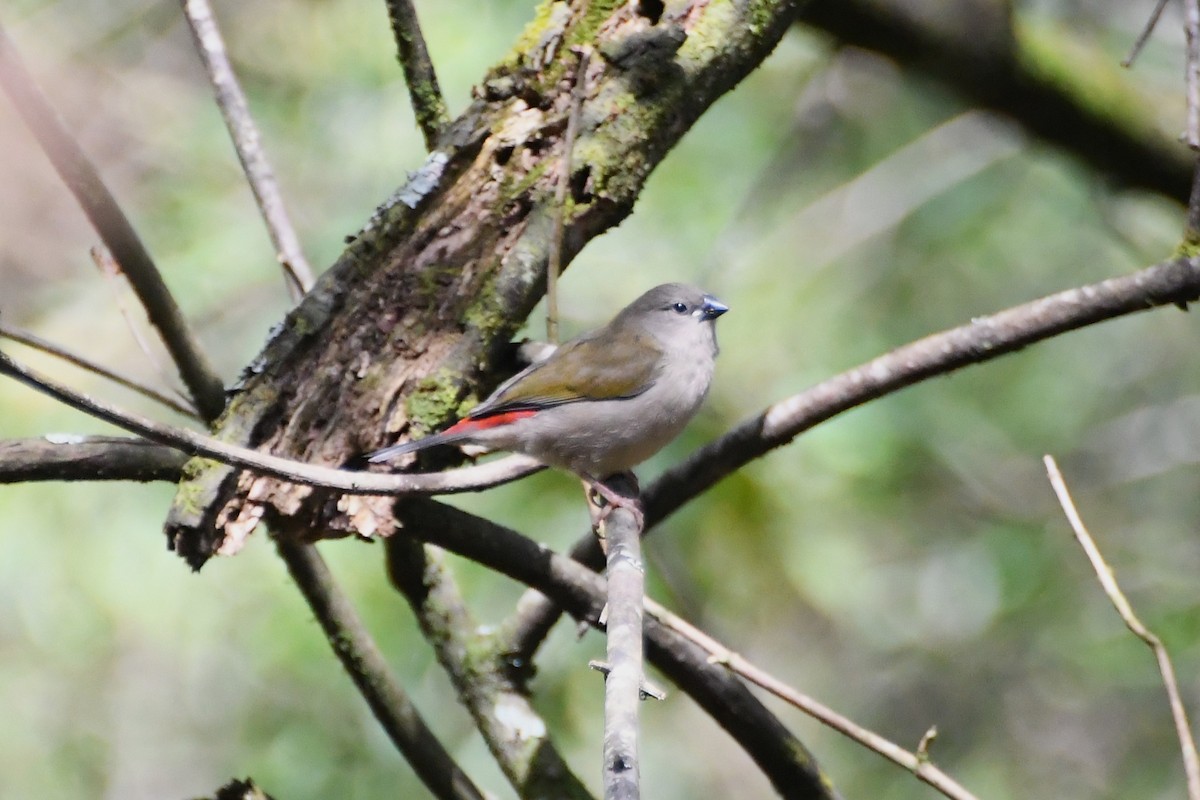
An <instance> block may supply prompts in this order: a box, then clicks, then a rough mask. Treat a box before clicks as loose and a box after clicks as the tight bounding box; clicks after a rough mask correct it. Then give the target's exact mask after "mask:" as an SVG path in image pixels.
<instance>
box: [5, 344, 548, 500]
mask: <svg viewBox="0 0 1200 800" xmlns="http://www.w3.org/2000/svg"><path fill="white" fill-rule="evenodd" d="M0 375H8V376H9V377H11V378H14V379H15V380H18V381H20V382H21V383H23V384H25V385H26V386H29V387H30V388H32V389H35V390H37V391H39V392H42V393H43V394H46V395H48V396H50V397H53V398H54V399H56V400H58V401H60V402H62V403H65V404H66V405H68V406H71V407H72V408H76V409H79V410H80V411H83V412H84V413H86V414H89V415H90V416H93V417H96V418H97V419H102V420H104V421H105V422H109V423H112V424H113V425H116V426H117V427H119V428H123V429H124V430H127V431H129V432H131V433H136V434H138V435H139V436H144V437H145V438H147V439H149V440H150V441H152V442H158V443H160V444H165V445H168V446H169V447H173V448H175V449H177V450H180V451H182V452H184V453H187V454H188V455H192V456H204V457H205V458H211V459H213V460H214V461H219V462H221V463H222V464H230V465H233V466H237V467H242V468H243V469H248V470H253V471H254V472H258V473H261V474H263V475H270V476H271V477H273V478H279V479H281V480H285V481H290V482H291V483H298V484H302V485H305V486H321V487H324V488H327V489H338V490H339V491H341V492H343V493H345V494H376V495H391V494H409V493H432V494H440V493H443V492H445V493H448V494H449V493H456V492H471V491H478V490H479V489H484V488H489V487H491V486H498V485H500V484H502V483H508V482H509V481H514V480H516V479H517V478H522V477H524V476H526V475H528V474H529V473H531V472H535V471H537V470H539V469H542V468H543V465H542V464H540V463H538V462H537V461H535V460H534V459H532V458H528V457H526V456H508V457H507V458H502V459H497V460H495V461H489V462H487V463H485V464H477V465H474V466H470V467H462V468H460V469H454V470H448V471H446V472H426V473H421V474H414V475H405V474H399V475H382V474H379V473H372V472H347V471H345V470H340V469H334V468H332V467H322V466H317V465H316V464H306V463H303V462H300V461H292V460H290V459H287V458H280V457H279V456H272V455H268V454H266V453H260V452H259V451H257V450H251V449H249V448H246V447H239V446H237V445H232V444H228V443H226V442H222V441H220V440H219V439H214V438H212V437H211V436H205V435H203V434H200V433H196V432H195V431H190V430H187V429H185V428H176V427H173V426H171V425H165V424H163V423H161V422H157V421H155V420H151V419H146V418H145V417H141V416H138V415H137V414H131V413H130V412H128V411H122V410H120V409H118V408H116V407H114V406H111V405H109V404H107V403H103V402H100V401H99V400H93V399H92V398H90V397H88V396H87V395H84V394H81V393H79V392H76V391H75V390H73V389H70V388H68V387H66V386H63V385H62V384H60V383H57V382H55V381H53V380H51V379H49V378H47V377H46V376H44V375H40V374H38V373H36V372H34V371H33V370H31V369H29V368H28V367H25V366H22V365H20V364H18V363H16V362H15V361H13V360H12V359H11V358H10V357H9V356H7V355H6V354H4V353H0Z"/></svg>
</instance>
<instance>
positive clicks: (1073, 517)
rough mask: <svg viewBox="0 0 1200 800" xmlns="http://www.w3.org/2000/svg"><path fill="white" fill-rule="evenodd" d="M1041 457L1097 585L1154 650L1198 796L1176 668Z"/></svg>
mask: <svg viewBox="0 0 1200 800" xmlns="http://www.w3.org/2000/svg"><path fill="white" fill-rule="evenodd" d="M1042 460H1043V461H1044V462H1045V464H1046V474H1047V475H1048V476H1049V478H1050V485H1051V486H1052V487H1053V488H1054V494H1055V496H1056V497H1057V498H1058V502H1059V505H1061V506H1062V510H1063V513H1064V514H1066V516H1067V521H1068V522H1069V523H1070V524H1071V530H1072V531H1074V532H1075V539H1076V541H1078V542H1079V546H1080V547H1082V548H1083V552H1084V553H1085V554H1087V558H1088V561H1089V562H1090V563H1091V565H1092V570H1093V571H1095V573H1096V578H1097V579H1099V581H1100V586H1101V588H1103V589H1104V594H1106V595H1107V596H1108V599H1109V601H1111V602H1112V604H1113V608H1115V609H1116V610H1117V613H1118V614H1119V615H1120V616H1121V620H1122V621H1123V622H1124V623H1125V627H1127V628H1129V630H1130V631H1131V632H1132V633H1133V635H1134V636H1136V637H1138V638H1139V639H1141V640H1142V641H1143V642H1145V643H1146V645H1147V646H1148V647H1149V648H1150V649H1151V650H1152V651H1153V652H1154V658H1155V659H1156V660H1157V661H1158V671H1159V673H1161V674H1162V680H1163V685H1164V686H1165V687H1166V690H1167V700H1168V702H1169V703H1170V705H1171V717H1172V719H1174V721H1175V733H1176V735H1177V736H1178V737H1179V746H1180V749H1181V750H1182V751H1183V768H1184V771H1185V772H1186V773H1187V787H1188V798H1189V800H1200V756H1197V754H1196V742H1195V740H1194V739H1193V738H1192V728H1191V725H1190V724H1188V718H1187V711H1186V710H1184V707H1183V698H1182V697H1181V696H1180V694H1179V683H1178V681H1176V679H1175V668H1174V667H1173V666H1172V665H1171V657H1170V655H1169V654H1168V653H1167V648H1166V647H1165V646H1163V643H1162V640H1161V639H1159V638H1158V636H1157V635H1155V634H1154V632H1153V631H1151V630H1150V629H1149V628H1147V627H1146V626H1145V625H1144V624H1143V623H1142V621H1141V620H1140V619H1138V617H1137V615H1136V614H1134V612H1133V606H1131V605H1130V604H1129V600H1128V599H1126V597H1125V593H1124V592H1122V591H1121V587H1120V586H1119V585H1118V584H1117V576H1116V574H1115V573H1114V572H1113V570H1112V567H1110V566H1109V565H1108V563H1107V562H1105V560H1104V556H1103V555H1102V554H1101V553H1100V548H1099V547H1097V546H1096V542H1095V540H1094V539H1092V536H1091V534H1090V533H1088V529H1087V527H1086V526H1084V524H1083V519H1082V518H1081V517H1080V516H1079V510H1078V509H1077V508H1076V507H1075V501H1073V500H1072V499H1071V494H1070V492H1069V491H1068V490H1067V482H1066V481H1065V480H1064V479H1063V476H1062V472H1061V471H1060V470H1059V468H1058V464H1057V463H1056V462H1055V460H1054V457H1053V456H1049V455H1047V456H1044V457H1043V459H1042Z"/></svg>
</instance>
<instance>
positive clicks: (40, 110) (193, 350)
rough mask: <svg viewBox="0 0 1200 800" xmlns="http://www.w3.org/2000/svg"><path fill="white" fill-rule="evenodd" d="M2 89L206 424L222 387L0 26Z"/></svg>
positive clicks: (221, 398) (216, 410)
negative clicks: (117, 269)
mask: <svg viewBox="0 0 1200 800" xmlns="http://www.w3.org/2000/svg"><path fill="white" fill-rule="evenodd" d="M0 85H2V86H3V87H4V91H5V92H7V93H8V96H9V98H10V99H11V100H12V102H13V105H14V106H15V107H16V109H17V111H18V112H19V113H20V114H21V118H22V119H24V120H25V124H26V125H28V126H29V129H30V130H32V131H33V133H34V136H36V137H37V140H38V143H39V144H40V145H41V146H42V149H43V150H44V151H45V153H46V155H47V156H48V157H49V159H50V161H51V163H52V164H53V165H54V168H55V169H56V170H57V171H58V174H59V175H60V176H61V177H62V179H63V182H64V183H65V184H66V185H67V188H69V189H70V190H71V192H72V194H74V195H75V199H76V200H77V201H78V202H79V206H80V208H82V209H83V212H84V214H86V215H87V218H88V220H89V221H91V223H92V226H93V227H94V228H95V229H96V232H97V233H98V234H99V235H100V238H101V239H102V240H103V241H104V244H105V246H106V247H107V248H108V249H109V252H111V253H112V256H113V258H114V259H116V261H117V263H118V264H120V266H121V270H122V272H124V273H125V275H126V277H128V278H129V283H130V285H131V286H133V290H134V291H135V292H136V293H137V296H138V299H139V300H141V302H142V306H143V307H144V308H145V309H146V314H147V316H148V317H149V318H150V322H151V324H153V325H154V327H155V328H156V329H157V330H158V333H159V335H160V336H161V337H162V340H163V343H164V344H165V345H166V347H167V351H168V352H169V353H170V354H171V358H172V359H174V361H175V366H176V368H177V369H178V370H179V374H180V377H182V378H183V382H184V384H185V385H186V386H187V387H188V390H189V391H190V392H191V395H192V399H193V401H195V404H196V408H197V409H199V411H200V413H201V415H203V416H204V418H205V419H215V418H216V417H217V415H218V414H220V413H221V409H222V408H223V407H224V405H225V393H224V384H223V383H222V381H221V378H220V377H219V376H218V375H217V373H216V371H215V370H214V369H213V367H212V364H211V363H209V360H208V357H207V356H206V355H205V354H204V352H203V351H202V350H201V348H200V343H199V341H198V340H197V339H196V337H195V335H194V334H193V333H192V331H191V329H190V328H189V327H188V324H187V321H186V320H185V319H184V317H183V312H182V311H180V310H179V306H178V305H176V304H175V298H173V297H172V296H171V292H170V290H168V289H167V285H166V283H164V282H163V278H162V275H161V274H160V273H159V271H158V267H157V266H155V264H154V261H153V260H152V259H151V258H150V254H149V253H148V252H147V251H146V248H145V246H144V245H143V244H142V241H141V239H140V238H138V235H137V233H136V232H135V231H134V230H133V225H131V224H130V222H129V219H128V218H127V217H126V216H125V213H124V212H123V211H121V208H120V206H118V205H117V201H116V200H115V199H114V198H113V196H112V194H111V193H110V192H109V191H108V187H107V186H105V185H104V181H102V180H101V179H100V174H99V173H98V172H97V171H96V168H95V167H94V166H93V165H92V162H91V161H90V160H89V159H88V157H87V156H86V155H84V152H83V150H81V149H80V148H79V145H78V144H77V143H76V142H75V139H74V138H73V137H72V136H71V134H70V133H69V132H68V131H67V129H66V126H64V125H63V122H62V120H61V119H60V118H59V116H58V114H56V113H55V112H54V109H53V108H51V107H50V103H49V101H47V99H46V97H45V95H43V94H42V91H41V89H39V88H38V86H37V84H36V83H34V81H33V78H32V77H31V76H30V75H29V73H28V72H27V71H26V70H25V65H24V64H22V63H21V60H20V57H19V56H18V55H17V52H16V48H15V47H14V45H13V43H12V41H11V40H10V39H9V38H8V34H7V33H5V31H4V29H3V28H2V27H0Z"/></svg>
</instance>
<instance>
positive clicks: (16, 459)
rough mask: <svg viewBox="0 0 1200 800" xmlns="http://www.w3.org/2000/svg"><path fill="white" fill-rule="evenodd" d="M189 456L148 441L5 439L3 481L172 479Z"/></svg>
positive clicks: (0, 451)
mask: <svg viewBox="0 0 1200 800" xmlns="http://www.w3.org/2000/svg"><path fill="white" fill-rule="evenodd" d="M186 461H187V456H186V455H185V454H184V453H181V452H179V451H178V450H174V449H172V448H169V447H164V446H163V445H161V444H155V443H154V442H148V441H146V440H145V439H130V438H122V437H118V436H78V435H74V434H71V435H67V434H51V435H47V436H40V437H38V438H36V439H6V440H0V483H27V482H29V481H170V482H171V483H175V482H176V481H178V480H179V477H180V475H182V474H183V465H184V463H185V462H186Z"/></svg>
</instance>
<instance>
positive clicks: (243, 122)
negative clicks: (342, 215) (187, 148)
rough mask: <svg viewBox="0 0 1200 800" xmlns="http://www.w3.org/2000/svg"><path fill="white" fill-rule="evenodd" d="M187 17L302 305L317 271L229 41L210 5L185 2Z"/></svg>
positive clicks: (191, 0)
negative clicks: (302, 242)
mask: <svg viewBox="0 0 1200 800" xmlns="http://www.w3.org/2000/svg"><path fill="white" fill-rule="evenodd" d="M183 14H184V16H185V17H186V18H187V21H188V26H189V27H190V28H191V30H192V37H193V39H194V40H195V42H196V50H197V51H198V52H199V53H200V59H201V60H202V61H203V62H204V68H205V69H206V70H207V71H208V79H209V81H210V82H211V83H212V86H213V91H214V93H215V94H216V98H217V106H219V107H220V109H221V116H223V117H224V118H225V126H226V127H227V128H228V129H229V136H230V138H232V139H233V147H234V149H235V150H237V155H238V160H239V161H241V162H242V171H243V172H244V173H245V174H246V180H247V181H249V183H250V189H251V191H253V192H254V199H255V200H256V201H257V202H258V209H259V212H260V213H261V214H262V216H263V220H264V221H265V222H266V224H267V232H268V233H269V234H270V236H271V243H272V244H273V245H274V246H275V257H276V258H277V259H278V260H279V265H280V266H281V267H282V268H283V275H284V280H285V281H286V282H287V285H288V291H289V292H290V293H291V297H292V300H293V301H299V299H300V298H301V297H302V296H304V294H305V293H307V292H308V290H309V289H311V288H312V285H313V270H312V267H311V266H310V265H309V263H308V259H307V258H305V257H304V251H303V250H302V249H301V247H300V239H299V237H297V236H296V230H295V228H293V227H292V221H291V219H290V218H289V217H288V213H287V209H286V208H285V207H284V204H283V195H282V194H280V192H279V184H278V183H277V182H276V180H275V173H274V172H273V171H272V169H271V165H270V163H269V162H268V161H267V156H266V154H265V153H264V152H263V149H262V140H261V138H260V137H259V134H258V127H257V126H256V125H255V124H254V118H253V117H251V116H250V106H249V104H248V103H247V102H246V95H245V93H244V92H243V91H242V87H241V84H239V83H238V79H237V75H235V74H234V71H233V65H232V64H230V63H229V56H228V54H227V53H226V52H225V42H224V41H223V40H222V37H221V31H220V29H219V28H218V27H217V21H216V19H215V18H214V17H213V11H212V6H210V5H209V3H208V0H183Z"/></svg>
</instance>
